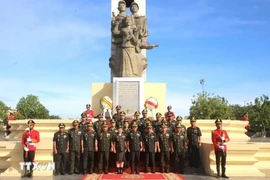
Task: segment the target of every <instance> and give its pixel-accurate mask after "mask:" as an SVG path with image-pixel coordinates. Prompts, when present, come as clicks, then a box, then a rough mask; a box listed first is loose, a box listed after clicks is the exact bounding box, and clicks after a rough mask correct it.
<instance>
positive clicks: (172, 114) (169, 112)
mask: <svg viewBox="0 0 270 180" xmlns="http://www.w3.org/2000/svg"><path fill="white" fill-rule="evenodd" d="M167 110H168V111H167V112H166V113H165V115H164V117H165V119H166V120H167V119H168V117H169V116H168V115H169V114H171V116H172V119H175V114H174V112H172V111H171V110H172V106H168V107H167Z"/></svg>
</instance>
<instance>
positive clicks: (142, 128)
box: [138, 109, 150, 135]
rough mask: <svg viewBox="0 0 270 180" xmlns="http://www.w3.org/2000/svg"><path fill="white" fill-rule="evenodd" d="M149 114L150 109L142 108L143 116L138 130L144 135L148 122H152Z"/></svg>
mask: <svg viewBox="0 0 270 180" xmlns="http://www.w3.org/2000/svg"><path fill="white" fill-rule="evenodd" d="M147 115H148V110H147V109H144V110H142V116H143V117H142V118H140V121H141V125H140V126H139V127H138V130H139V131H140V132H141V134H142V135H144V134H145V132H146V127H147V123H150V120H149V118H148V117H147Z"/></svg>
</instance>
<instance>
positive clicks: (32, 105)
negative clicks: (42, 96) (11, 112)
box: [17, 94, 50, 119]
mask: <svg viewBox="0 0 270 180" xmlns="http://www.w3.org/2000/svg"><path fill="white" fill-rule="evenodd" d="M17 111H18V112H19V113H20V114H21V115H23V116H24V117H25V118H26V119H49V118H50V115H49V111H48V110H47V109H46V108H45V106H44V105H43V104H41V103H40V101H39V98H38V97H37V96H35V95H32V94H30V95H27V96H26V98H25V97H22V98H21V99H20V101H19V102H18V104H17Z"/></svg>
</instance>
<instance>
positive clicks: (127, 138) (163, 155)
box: [22, 105, 229, 178]
mask: <svg viewBox="0 0 270 180" xmlns="http://www.w3.org/2000/svg"><path fill="white" fill-rule="evenodd" d="M167 109H168V111H167V112H166V113H165V115H164V118H163V117H162V114H161V113H156V117H155V118H153V119H155V120H151V119H150V118H148V117H147V114H148V111H147V110H146V109H145V110H143V111H142V112H139V111H136V112H135V113H134V118H133V119H132V120H131V121H130V120H128V119H126V113H125V112H124V111H122V110H121V106H120V105H118V106H116V111H117V112H116V113H115V114H114V115H113V119H111V120H110V125H109V124H108V123H107V122H106V121H104V120H103V115H102V114H101V115H99V116H98V120H97V121H95V122H91V121H90V122H88V121H87V115H86V113H85V112H84V113H82V114H81V121H78V120H74V121H73V122H72V126H73V127H72V128H71V129H69V130H68V131H66V130H65V128H66V125H65V124H63V123H60V124H59V125H58V127H59V131H57V132H56V133H55V134H54V136H53V153H54V162H55V173H54V174H55V175H59V174H62V175H64V174H66V166H68V168H67V169H68V170H69V172H68V174H69V175H72V174H80V173H83V174H88V173H89V174H92V173H93V172H94V169H95V167H96V165H97V167H98V173H99V174H101V173H104V174H107V173H108V169H109V167H115V166H116V168H117V174H122V173H123V172H124V168H128V167H130V169H131V174H135V173H136V174H139V173H140V170H139V168H140V165H141V164H140V162H144V163H143V164H144V169H145V173H148V172H149V170H150V169H151V172H152V173H155V172H156V168H155V167H156V162H159V163H160V166H161V172H162V173H169V172H175V173H180V174H183V173H184V167H185V161H184V159H185V152H186V150H187V152H188V154H189V166H190V167H195V168H199V166H200V151H199V148H200V146H201V136H202V133H201V130H200V128H199V127H197V126H196V119H195V118H194V117H193V118H191V119H190V125H191V126H190V127H188V128H186V127H185V126H184V125H183V124H182V120H183V118H182V117H181V116H177V117H176V116H175V114H174V113H173V112H172V111H171V109H172V107H171V106H168V107H167ZM88 110H89V109H88ZM141 116H142V117H141ZM28 123H29V124H30V126H29V127H30V130H31V133H30V131H29V132H27V131H26V132H25V133H24V135H23V138H22V145H23V148H24V155H25V156H24V157H25V162H33V160H34V154H35V146H34V144H35V143H37V142H39V133H38V131H36V130H34V129H33V127H34V124H35V122H34V121H33V120H30V121H29V122H28ZM221 125H222V120H221V119H217V120H216V126H217V129H216V130H214V131H212V141H213V143H214V146H215V154H216V162H217V176H218V177H221V176H222V177H224V178H227V176H226V175H225V165H226V150H227V148H226V142H228V141H229V137H228V134H227V132H226V131H224V130H221ZM31 144H32V145H33V147H31ZM30 152H31V153H30ZM26 153H27V155H28V156H26ZM68 154H69V161H68V162H67V158H68V157H67V155H68ZM220 161H221V165H222V174H220ZM32 174H33V166H31V167H30V171H29V172H27V171H25V175H24V177H32Z"/></svg>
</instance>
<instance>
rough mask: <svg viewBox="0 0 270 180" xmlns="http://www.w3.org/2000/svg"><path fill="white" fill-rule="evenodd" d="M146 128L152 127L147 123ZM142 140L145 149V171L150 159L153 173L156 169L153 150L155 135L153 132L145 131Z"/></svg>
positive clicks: (154, 147)
mask: <svg viewBox="0 0 270 180" xmlns="http://www.w3.org/2000/svg"><path fill="white" fill-rule="evenodd" d="M147 128H152V126H151V125H149V126H147ZM143 141H144V149H145V173H148V167H149V159H151V164H152V173H155V171H156V170H155V167H156V164H155V152H156V143H157V136H156V134H155V133H153V132H150V133H145V135H144V137H143Z"/></svg>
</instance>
